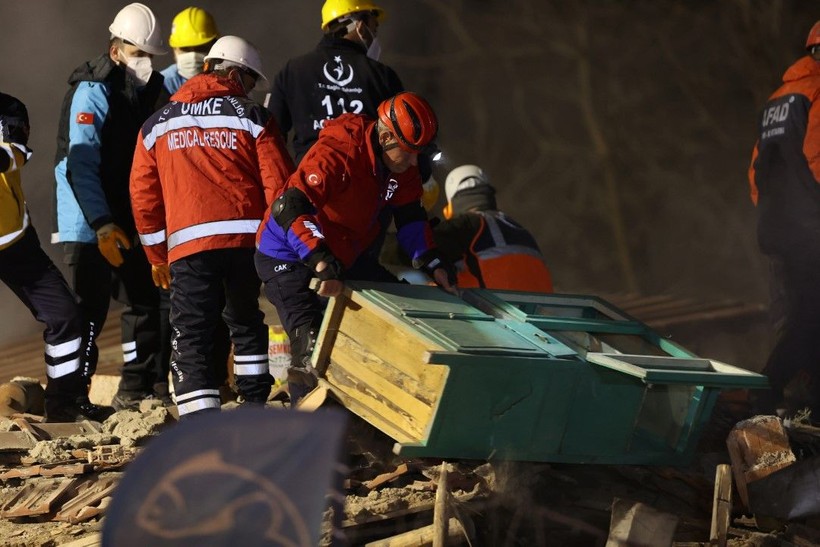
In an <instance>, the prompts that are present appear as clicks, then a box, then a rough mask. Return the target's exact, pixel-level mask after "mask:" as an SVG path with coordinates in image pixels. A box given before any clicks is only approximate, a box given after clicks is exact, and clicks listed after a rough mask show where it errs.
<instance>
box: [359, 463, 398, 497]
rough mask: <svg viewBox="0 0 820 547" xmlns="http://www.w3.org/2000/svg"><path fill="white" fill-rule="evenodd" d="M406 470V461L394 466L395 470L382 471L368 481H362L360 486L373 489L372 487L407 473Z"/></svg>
mask: <svg viewBox="0 0 820 547" xmlns="http://www.w3.org/2000/svg"><path fill="white" fill-rule="evenodd" d="M408 470H409V467H408V466H407V463H406V462H405V463H402V464H400V465H399V466H398V467H396V469H395V471H391V472H389V473H382V474H381V475H379V476H377V477H375V478H373V479H371V480H369V481H364V482H363V483H362V486H364V487H365V488H367V489H368V490H373V489H375V488H378V487H379V486H381V485H383V484H385V483H388V482H390V481H392V480H394V479H397V478H399V477H400V476H402V475H404V474H405V473H407V471H408Z"/></svg>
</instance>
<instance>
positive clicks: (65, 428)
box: [13, 418, 102, 441]
mask: <svg viewBox="0 0 820 547" xmlns="http://www.w3.org/2000/svg"><path fill="white" fill-rule="evenodd" d="M13 422H14V425H15V426H16V427H17V428H18V429H20V431H27V432H29V433H30V434H31V435H32V436H34V437H35V438H36V439H37V440H38V441H50V440H53V439H57V438H60V437H70V436H72V435H93V434H96V433H100V432H101V431H102V427H101V426H100V424H98V423H96V422H90V421H88V420H83V421H82V422H70V423H47V422H41V423H32V422H30V421H28V420H25V419H22V418H16V419H15V420H13Z"/></svg>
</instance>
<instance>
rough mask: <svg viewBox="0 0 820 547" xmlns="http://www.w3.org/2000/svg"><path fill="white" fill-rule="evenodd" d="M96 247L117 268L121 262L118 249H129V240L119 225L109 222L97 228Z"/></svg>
mask: <svg viewBox="0 0 820 547" xmlns="http://www.w3.org/2000/svg"><path fill="white" fill-rule="evenodd" d="M97 247H99V248H100V253H102V255H103V256H104V257H105V259H106V260H107V261H108V263H109V264H111V265H112V266H114V267H115V268H117V267H119V266H121V265H122V263H123V258H122V253H121V252H120V249H130V248H131V242H130V241H128V236H126V235H125V232H123V231H122V229H121V228H120V227H119V226H117V225H116V224H114V223H113V222H109V223H108V224H106V225H105V226H103V227H102V228H100V229H99V230H97Z"/></svg>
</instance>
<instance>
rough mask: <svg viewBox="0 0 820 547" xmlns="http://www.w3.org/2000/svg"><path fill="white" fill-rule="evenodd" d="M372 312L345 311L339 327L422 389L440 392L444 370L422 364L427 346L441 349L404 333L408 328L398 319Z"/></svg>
mask: <svg viewBox="0 0 820 547" xmlns="http://www.w3.org/2000/svg"><path fill="white" fill-rule="evenodd" d="M368 304H369V303H368ZM370 305H372V304H370ZM372 311H373V310H369V309H362V310H360V311H357V312H351V311H350V310H348V311H347V312H346V313H345V315H344V317H343V319H342V324H341V325H340V330H341V331H342V332H344V333H345V334H346V335H347V336H349V337H351V338H353V339H354V340H356V341H357V342H358V343H360V344H361V345H363V346H366V347H368V348H369V349H370V350H371V351H373V353H375V354H376V355H378V356H379V357H380V358H382V359H383V360H385V361H389V362H390V364H391V365H392V366H393V367H395V368H397V369H398V370H400V371H401V372H402V373H403V374H406V375H407V376H409V377H411V378H414V379H416V380H418V381H419V382H420V383H421V384H422V385H423V386H424V390H434V391H439V390H440V389H441V383H442V376H443V375H444V371H443V370H441V369H440V368H439V367H428V366H425V364H424V353H425V351H426V350H428V349H434V350H435V349H437V350H441V349H443V348H441V346H439V345H437V344H434V343H432V342H428V341H427V340H426V339H425V338H423V337H421V336H417V335H416V334H415V333H409V332H407V331H408V330H409V327H408V326H407V325H405V324H404V323H403V322H402V321H401V320H399V319H398V318H395V317H385V316H383V315H382V314H377V313H373V312H372Z"/></svg>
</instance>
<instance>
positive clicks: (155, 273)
mask: <svg viewBox="0 0 820 547" xmlns="http://www.w3.org/2000/svg"><path fill="white" fill-rule="evenodd" d="M151 277H153V278H154V285H156V286H157V287H162V288H163V289H170V288H171V269H170V268H169V267H168V264H160V265H159V266H155V265H153V264H152V265H151Z"/></svg>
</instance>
